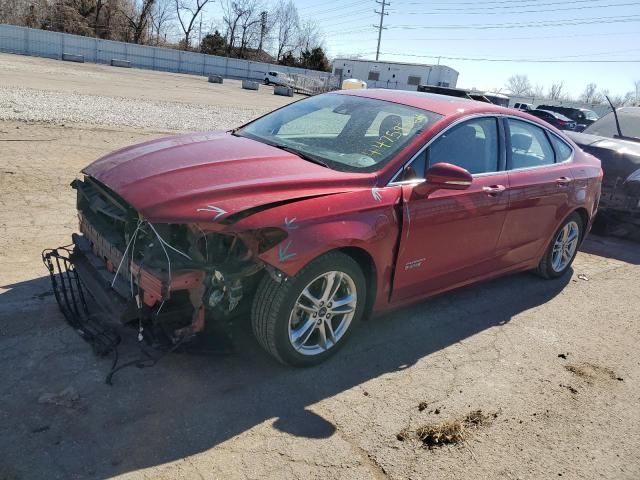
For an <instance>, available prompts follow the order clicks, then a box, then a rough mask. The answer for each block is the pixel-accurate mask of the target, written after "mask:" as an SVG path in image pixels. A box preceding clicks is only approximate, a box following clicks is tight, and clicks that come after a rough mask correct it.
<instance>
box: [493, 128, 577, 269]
mask: <svg viewBox="0 0 640 480" xmlns="http://www.w3.org/2000/svg"><path fill="white" fill-rule="evenodd" d="M504 121H505V132H506V134H507V135H506V137H507V142H506V145H507V169H508V172H509V189H510V190H509V211H508V213H507V216H506V220H505V224H504V231H503V235H502V237H501V239H500V245H499V248H501V249H507V250H508V254H507V256H506V257H505V258H504V259H503V261H504V262H505V264H509V265H514V264H518V263H521V262H527V261H530V260H533V259H535V258H536V257H537V256H539V255H540V252H541V251H542V250H543V249H544V248H545V247H546V243H547V242H548V240H549V238H550V236H551V235H552V234H553V231H554V229H555V228H556V226H557V225H558V223H559V222H560V220H562V219H563V218H564V217H565V216H566V215H568V213H569V202H570V199H571V197H572V194H573V190H574V179H573V176H572V173H571V158H572V153H573V150H572V149H571V147H569V146H568V145H567V144H566V143H565V142H564V141H563V140H561V139H560V138H559V137H558V136H557V135H555V134H554V133H553V132H550V131H548V130H547V129H545V128H542V127H540V126H538V125H537V124H534V123H533V122H528V121H525V120H520V119H515V118H511V117H509V118H505V119H504ZM554 145H555V147H554Z"/></svg>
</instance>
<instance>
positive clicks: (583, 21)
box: [389, 15, 640, 30]
mask: <svg viewBox="0 0 640 480" xmlns="http://www.w3.org/2000/svg"><path fill="white" fill-rule="evenodd" d="M638 21H640V15H630V16H613V17H595V18H576V19H566V20H556V21H547V20H542V21H535V22H512V23H488V24H482V23H469V24H465V25H439V26H429V25H396V26H390V27H389V28H393V29H400V30H418V29H426V30H437V29H456V30H467V29H469V30H488V29H503V28H538V27H564V26H569V25H591V24H596V23H597V24H601V23H628V22H638Z"/></svg>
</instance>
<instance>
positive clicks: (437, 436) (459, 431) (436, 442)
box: [397, 410, 498, 448]
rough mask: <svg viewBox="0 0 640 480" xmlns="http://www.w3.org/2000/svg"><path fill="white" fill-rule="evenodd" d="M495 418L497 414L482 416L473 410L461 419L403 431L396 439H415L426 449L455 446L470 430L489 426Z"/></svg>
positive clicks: (464, 438)
mask: <svg viewBox="0 0 640 480" xmlns="http://www.w3.org/2000/svg"><path fill="white" fill-rule="evenodd" d="M497 416H498V414H497V413H490V414H484V413H483V412H482V410H475V411H473V412H471V413H468V414H467V415H465V416H464V417H463V418H457V419H453V420H447V421H445V422H441V423H431V424H426V425H422V426H420V427H418V428H417V429H416V430H415V431H414V432H412V431H410V430H409V429H403V430H402V431H400V433H398V435H397V438H398V440H401V441H404V440H407V439H410V438H415V439H417V440H420V441H421V442H422V443H423V445H424V446H425V447H427V448H434V447H439V446H442V445H455V444H458V443H460V442H464V441H465V440H466V439H467V438H468V435H469V433H470V432H471V431H472V430H474V429H477V428H478V427H480V426H483V425H488V424H490V423H491V421H492V420H493V419H494V418H496V417H497Z"/></svg>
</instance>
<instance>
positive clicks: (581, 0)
mask: <svg viewBox="0 0 640 480" xmlns="http://www.w3.org/2000/svg"><path fill="white" fill-rule="evenodd" d="M602 1H605V0H571V1H558V2H551V3H547V4H546V5H569V4H575V3H594V2H602ZM518 3H528V4H529V5H517V4H518ZM486 4H497V5H504V6H499V7H498V6H486ZM505 4H508V5H505ZM514 4H516V5H514ZM405 5H420V6H424V2H407V3H405ZM429 5H430V6H436V8H437V6H438V5H446V6H447V7H450V6H457V5H473V6H476V7H477V6H478V2H477V1H470V2H435V3H430V4H429ZM536 5H540V4H539V3H538V2H536V1H535V0H501V1H499V0H495V1H493V0H489V1H487V2H484V3H483V5H482V9H487V8H491V9H496V8H522V7H533V6H536ZM465 8H468V7H465Z"/></svg>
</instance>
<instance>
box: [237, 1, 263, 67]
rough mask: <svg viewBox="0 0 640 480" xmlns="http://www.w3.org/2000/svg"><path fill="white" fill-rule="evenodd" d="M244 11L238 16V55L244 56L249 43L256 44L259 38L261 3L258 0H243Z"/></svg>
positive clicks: (249, 45)
mask: <svg viewBox="0 0 640 480" xmlns="http://www.w3.org/2000/svg"><path fill="white" fill-rule="evenodd" d="M243 3H244V8H243V10H244V12H243V15H242V16H241V17H240V30H242V33H241V36H240V53H239V54H240V57H244V53H245V50H246V49H247V48H249V47H251V45H254V46H257V43H258V40H259V38H260V25H261V23H262V16H261V15H260V13H261V12H262V4H261V3H260V1H259V0H243Z"/></svg>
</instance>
